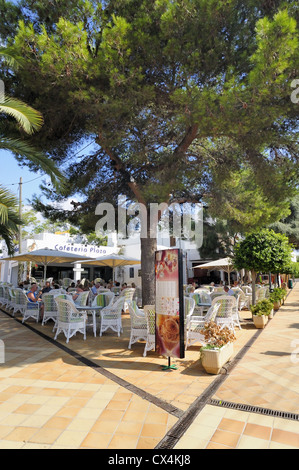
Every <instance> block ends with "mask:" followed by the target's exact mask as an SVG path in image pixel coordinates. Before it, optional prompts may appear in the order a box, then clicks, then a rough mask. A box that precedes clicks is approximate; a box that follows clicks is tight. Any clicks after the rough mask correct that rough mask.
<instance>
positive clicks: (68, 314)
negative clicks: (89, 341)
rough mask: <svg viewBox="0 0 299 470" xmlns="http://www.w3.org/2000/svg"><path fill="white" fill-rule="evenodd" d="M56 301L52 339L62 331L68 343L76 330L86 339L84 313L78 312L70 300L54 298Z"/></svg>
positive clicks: (85, 316)
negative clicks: (55, 316) (55, 323)
mask: <svg viewBox="0 0 299 470" xmlns="http://www.w3.org/2000/svg"><path fill="white" fill-rule="evenodd" d="M55 302H56V303H57V310H58V312H57V330H56V334H55V337H54V339H55V340H56V339H57V336H58V335H59V334H60V333H61V332H63V333H64V335H65V337H66V342H67V343H68V342H69V340H70V338H71V337H72V336H74V335H75V334H76V333H77V332H79V333H82V334H83V338H84V340H85V339H86V318H87V315H86V313H82V312H79V311H78V310H77V309H76V306H75V304H74V303H73V302H72V301H71V300H65V299H60V298H56V299H55Z"/></svg>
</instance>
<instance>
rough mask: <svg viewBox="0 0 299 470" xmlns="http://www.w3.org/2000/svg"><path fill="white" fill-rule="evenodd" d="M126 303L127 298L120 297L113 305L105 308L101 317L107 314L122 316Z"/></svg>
mask: <svg viewBox="0 0 299 470" xmlns="http://www.w3.org/2000/svg"><path fill="white" fill-rule="evenodd" d="M125 301H126V299H125V297H118V298H117V300H116V301H115V302H113V304H112V305H108V307H106V308H103V309H102V310H101V315H105V314H106V313H107V314H108V315H111V314H113V315H121V312H122V310H123V308H124V303H125Z"/></svg>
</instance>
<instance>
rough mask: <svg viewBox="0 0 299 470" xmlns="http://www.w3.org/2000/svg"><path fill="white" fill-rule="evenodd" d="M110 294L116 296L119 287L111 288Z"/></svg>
mask: <svg viewBox="0 0 299 470" xmlns="http://www.w3.org/2000/svg"><path fill="white" fill-rule="evenodd" d="M110 290H111V292H113V293H114V294H118V293H119V292H120V287H111V289H110Z"/></svg>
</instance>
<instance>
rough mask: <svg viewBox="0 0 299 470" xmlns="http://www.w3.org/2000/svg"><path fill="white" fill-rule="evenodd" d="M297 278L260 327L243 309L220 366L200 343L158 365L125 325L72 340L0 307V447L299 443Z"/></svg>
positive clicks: (281, 445)
mask: <svg viewBox="0 0 299 470" xmlns="http://www.w3.org/2000/svg"><path fill="white" fill-rule="evenodd" d="M298 307H299V283H296V284H295V287H294V289H292V291H290V293H289V295H288V298H287V300H286V302H285V305H284V306H282V307H281V308H280V309H279V310H278V312H277V313H276V314H275V316H274V318H273V319H272V320H270V321H269V322H268V325H267V326H266V328H265V329H264V330H256V329H255V328H254V326H253V324H252V322H251V314H250V312H248V311H242V312H241V315H242V320H243V321H242V323H241V325H242V329H241V330H237V331H236V335H237V340H236V342H235V345H234V349H235V354H234V358H233V359H232V362H231V363H230V364H229V366H228V367H227V368H226V370H223V374H220V375H218V376H213V375H208V374H206V373H205V371H204V370H203V368H202V367H201V364H200V361H199V344H198V345H197V344H195V345H193V346H191V347H190V348H189V349H188V350H187V351H186V356H185V358H184V359H180V360H176V361H175V364H176V365H177V370H171V371H163V370H162V365H165V364H166V359H165V358H161V357H158V356H156V354H155V353H154V352H149V353H148V355H147V356H146V357H145V358H144V357H143V356H142V354H143V348H144V343H143V342H140V343H136V344H134V345H133V346H132V349H131V350H129V349H128V340H129V329H130V325H129V318H128V316H127V315H125V316H124V318H123V325H124V333H123V334H122V335H121V336H120V337H119V338H118V337H117V336H115V334H114V333H112V332H111V333H106V334H105V335H104V336H102V337H101V338H100V337H97V338H94V337H93V334H92V330H91V329H90V330H88V334H87V339H86V341H84V340H83V338H82V336H81V335H80V334H78V335H77V336H76V337H74V338H72V339H71V340H70V342H69V344H68V345H66V343H65V338H64V337H63V335H62V334H61V335H60V336H59V341H54V340H53V338H54V334H53V332H52V328H53V323H50V322H49V323H48V324H46V325H45V326H42V325H41V324H40V323H38V324H36V323H35V322H34V321H30V320H29V321H28V322H27V323H26V324H22V323H21V318H20V317H18V316H16V317H15V318H13V317H11V316H10V315H9V314H7V313H5V312H4V311H3V310H2V311H0V339H1V340H2V341H3V344H4V347H5V362H4V363H3V364H0V448H3V449H9V448H13V449H21V448H22V449H28V448H34V449H37V448H45V449H176V450H179V449H222V448H226V449H229V448H236V449H242V448H249V449H258V448H263V449H264V448H265V449H280V448H288V449H296V448H299V420H298V416H299V400H298V398H299V380H298V378H299V377H298V376H299V352H298V353H297V354H296V348H297V350H298V346H299V321H298V319H297V316H298V314H299V308H298Z"/></svg>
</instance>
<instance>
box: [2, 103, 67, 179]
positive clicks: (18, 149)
mask: <svg viewBox="0 0 299 470" xmlns="http://www.w3.org/2000/svg"><path fill="white" fill-rule="evenodd" d="M0 114H5V115H7V116H11V117H13V118H14V119H15V120H16V121H17V123H18V125H19V126H20V128H21V129H22V130H23V131H24V132H25V133H26V134H28V135H30V134H33V132H35V131H38V130H39V129H40V128H41V126H42V125H43V117H42V115H41V114H40V113H39V112H38V111H36V110H35V109H33V108H31V106H28V105H27V104H26V103H23V102H22V101H20V100H18V99H15V98H10V97H7V98H5V99H4V101H3V103H0ZM0 149H3V150H9V151H11V152H12V153H14V154H16V155H20V156H22V157H25V158H26V159H27V160H30V161H31V162H32V163H34V164H36V165H38V166H39V167H40V168H41V169H42V170H43V171H44V172H45V173H47V174H48V175H49V176H50V177H51V181H52V183H53V185H54V186H57V185H58V184H63V176H62V174H61V172H60V171H59V169H58V168H57V167H56V166H55V165H54V163H53V162H52V160H50V159H49V158H47V157H46V156H45V155H43V154H42V153H41V152H39V151H38V150H36V149H34V148H33V147H32V146H31V145H30V144H29V143H28V142H27V141H25V140H22V139H15V138H14V139H12V138H9V137H5V136H3V135H0Z"/></svg>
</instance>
